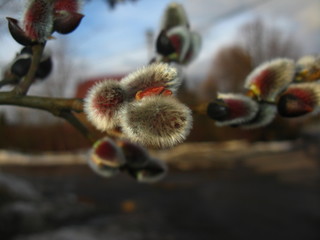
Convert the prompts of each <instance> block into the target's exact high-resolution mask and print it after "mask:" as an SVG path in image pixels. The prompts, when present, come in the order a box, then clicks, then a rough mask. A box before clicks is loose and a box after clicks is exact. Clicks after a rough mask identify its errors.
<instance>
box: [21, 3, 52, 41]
mask: <svg viewBox="0 0 320 240" xmlns="http://www.w3.org/2000/svg"><path fill="white" fill-rule="evenodd" d="M25 9H26V10H25V12H24V14H23V30H24V31H25V33H26V35H27V36H28V37H31V38H32V40H36V41H38V42H45V41H46V40H47V39H48V38H49V37H50V35H51V33H52V29H53V6H52V4H51V3H50V2H49V1H47V0H30V1H29V2H28V4H27V6H26V8H25ZM30 17H33V19H36V20H37V21H31V20H30ZM33 38H36V39H33Z"/></svg>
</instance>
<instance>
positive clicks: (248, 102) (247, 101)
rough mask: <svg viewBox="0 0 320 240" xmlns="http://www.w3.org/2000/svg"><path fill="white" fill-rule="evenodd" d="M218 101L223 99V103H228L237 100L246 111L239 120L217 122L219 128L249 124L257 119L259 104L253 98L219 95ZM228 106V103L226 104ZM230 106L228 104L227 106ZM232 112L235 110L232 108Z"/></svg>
mask: <svg viewBox="0 0 320 240" xmlns="http://www.w3.org/2000/svg"><path fill="white" fill-rule="evenodd" d="M217 99H221V100H223V101H225V102H226V101H227V100H235V101H239V103H241V104H242V106H243V108H244V109H245V112H243V115H242V116H239V117H237V118H232V119H231V118H229V119H226V120H224V121H217V120H216V122H215V124H216V125H217V126H219V127H221V126H230V125H238V124H242V123H244V122H248V121H250V120H251V119H252V118H254V117H255V115H256V114H257V112H258V109H259V107H258V104H257V102H256V101H254V100H252V99H251V98H249V97H247V96H244V95H242V94H234V93H218V95H217ZM226 104H227V102H226ZM227 105H228V104H227ZM229 110H230V111H232V110H233V109H232V108H230V109H229Z"/></svg>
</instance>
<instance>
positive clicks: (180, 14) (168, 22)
mask: <svg viewBox="0 0 320 240" xmlns="http://www.w3.org/2000/svg"><path fill="white" fill-rule="evenodd" d="M176 26H185V27H189V20H188V16H187V14H186V11H185V9H184V8H183V6H182V4H179V3H175V2H173V3H170V4H169V5H168V6H167V8H166V9H165V11H164V14H163V16H162V20H161V26H160V29H161V30H168V29H171V28H173V27H176Z"/></svg>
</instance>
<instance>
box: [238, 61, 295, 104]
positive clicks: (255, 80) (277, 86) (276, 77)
mask: <svg viewBox="0 0 320 240" xmlns="http://www.w3.org/2000/svg"><path fill="white" fill-rule="evenodd" d="M264 71H268V72H269V73H270V74H271V75H270V74H268V76H267V77H265V78H263V79H261V74H262V73H263V72H264ZM294 73H295V64H294V61H293V60H291V59H287V58H278V59H274V60H272V61H270V62H265V63H263V64H261V65H260V66H258V67H257V68H255V69H254V70H253V71H252V72H251V73H250V74H249V75H248V77H247V78H246V80H245V84H244V87H245V88H247V89H250V90H252V91H253V92H255V93H256V94H257V98H258V100H264V101H274V100H275V99H276V98H277V96H278V95H279V93H281V92H282V91H283V90H284V89H285V88H286V87H287V86H288V85H289V84H290V83H291V81H292V80H293V76H294ZM261 81H262V82H263V83H262V82H261ZM261 83H262V85H263V86H261ZM259 85H260V86H259ZM257 90H258V91H259V92H260V93H257Z"/></svg>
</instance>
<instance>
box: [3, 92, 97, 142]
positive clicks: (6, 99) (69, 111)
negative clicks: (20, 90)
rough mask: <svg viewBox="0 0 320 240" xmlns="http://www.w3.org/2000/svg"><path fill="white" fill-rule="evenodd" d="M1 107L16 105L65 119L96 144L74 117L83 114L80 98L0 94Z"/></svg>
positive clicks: (94, 139)
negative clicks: (76, 114)
mask: <svg viewBox="0 0 320 240" xmlns="http://www.w3.org/2000/svg"><path fill="white" fill-rule="evenodd" d="M0 105H14V106H21V107H28V108H34V109H40V110H44V111H47V112H50V113H52V114H53V115H55V116H57V117H60V118H63V119H65V120H66V121H68V122H69V123H70V124H71V125H72V126H74V127H75V128H76V129H77V130H78V131H79V132H81V133H82V134H83V136H84V137H86V138H87V139H88V140H89V141H90V142H92V143H94V142H95V141H96V140H97V137H96V136H94V134H93V133H92V132H90V131H89V130H88V129H87V127H86V126H85V125H83V124H82V123H81V122H80V121H79V119H78V118H77V117H76V116H75V115H74V112H76V113H81V112H83V100H82V99H79V98H70V99H67V98H51V97H38V96H25V95H14V94H12V92H1V93H0Z"/></svg>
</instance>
